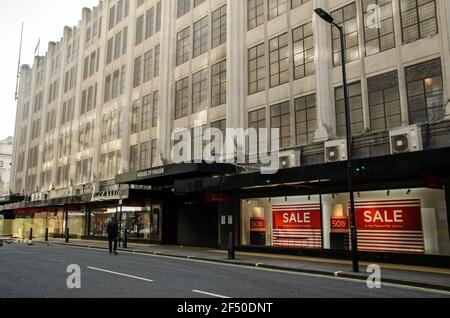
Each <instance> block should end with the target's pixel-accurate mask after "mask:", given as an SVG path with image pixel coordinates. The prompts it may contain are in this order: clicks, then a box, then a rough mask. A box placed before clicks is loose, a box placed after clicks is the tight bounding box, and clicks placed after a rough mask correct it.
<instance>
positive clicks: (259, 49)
mask: <svg viewBox="0 0 450 318" xmlns="http://www.w3.org/2000/svg"><path fill="white" fill-rule="evenodd" d="M265 57H266V55H265V45H264V43H261V44H260V45H257V46H255V47H253V48H251V49H249V50H248V94H249V95H252V94H255V93H257V92H261V91H263V90H265V89H266V59H265Z"/></svg>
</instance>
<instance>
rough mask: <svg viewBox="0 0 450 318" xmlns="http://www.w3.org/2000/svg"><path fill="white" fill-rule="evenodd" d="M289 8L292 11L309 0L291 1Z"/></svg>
mask: <svg viewBox="0 0 450 318" xmlns="http://www.w3.org/2000/svg"><path fill="white" fill-rule="evenodd" d="M291 1H292V2H291V7H292V9H295V8H297V7H300V6H301V5H302V4H305V3H307V2H309V1H311V0H291Z"/></svg>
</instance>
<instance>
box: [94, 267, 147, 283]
mask: <svg viewBox="0 0 450 318" xmlns="http://www.w3.org/2000/svg"><path fill="white" fill-rule="evenodd" d="M87 268H89V269H92V270H94V271H99V272H104V273H108V274H113V275H119V276H123V277H128V278H134V279H138V280H143V281H145V282H150V283H152V282H153V281H152V280H151V279H147V278H142V277H138V276H133V275H127V274H122V273H118V272H112V271H108V270H106V269H101V268H96V267H90V266H88V267H87Z"/></svg>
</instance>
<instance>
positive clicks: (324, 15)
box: [314, 8, 359, 272]
mask: <svg viewBox="0 0 450 318" xmlns="http://www.w3.org/2000/svg"><path fill="white" fill-rule="evenodd" d="M314 12H316V14H317V15H318V16H319V17H321V18H322V19H323V20H325V21H326V22H328V23H329V24H331V25H332V26H335V27H336V28H337V29H338V30H339V35H340V38H341V64H342V82H343V85H342V87H343V90H344V113H345V123H346V139H347V179H348V192H349V195H350V219H351V244H352V263H353V271H354V272H359V262H358V243H357V233H356V220H355V196H354V193H353V168H352V138H351V127H350V107H349V101H348V86H347V70H346V65H345V62H346V58H345V37H344V28H343V27H342V26H340V25H338V24H336V22H334V18H333V17H332V16H331V15H330V14H329V13H328V12H326V11H325V10H323V9H321V8H317V9H315V10H314Z"/></svg>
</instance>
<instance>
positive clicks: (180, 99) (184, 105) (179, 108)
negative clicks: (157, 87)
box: [175, 77, 189, 119]
mask: <svg viewBox="0 0 450 318" xmlns="http://www.w3.org/2000/svg"><path fill="white" fill-rule="evenodd" d="M188 112H189V78H188V77H186V78H184V79H182V80H179V81H178V82H176V84H175V119H179V118H182V117H185V116H187V115H188Z"/></svg>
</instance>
